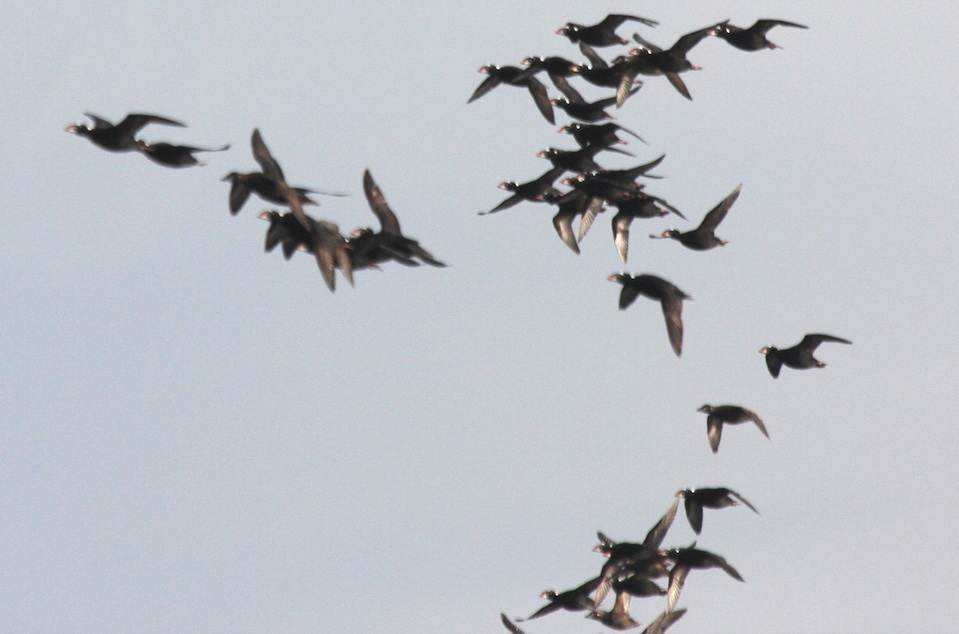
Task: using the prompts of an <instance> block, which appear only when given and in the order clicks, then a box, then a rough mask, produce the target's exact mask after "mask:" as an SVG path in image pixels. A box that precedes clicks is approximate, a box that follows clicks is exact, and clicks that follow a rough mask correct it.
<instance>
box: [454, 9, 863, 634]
mask: <svg viewBox="0 0 959 634" xmlns="http://www.w3.org/2000/svg"><path fill="white" fill-rule="evenodd" d="M626 22H637V23H639V24H643V25H646V26H655V25H656V24H657V22H655V21H654V20H650V19H648V18H643V17H639V16H633V15H621V14H612V15H609V16H607V17H606V18H605V19H604V20H602V21H601V22H599V23H597V24H594V25H591V26H583V25H579V24H574V23H568V24H566V25H565V26H564V27H563V28H561V29H559V30H558V31H557V33H558V34H560V35H563V36H565V37H566V38H568V39H569V40H570V42H572V43H574V44H576V43H578V44H579V49H580V51H581V53H582V54H583V56H584V57H585V58H586V60H587V62H586V63H577V62H573V61H570V60H568V59H565V58H562V57H557V56H552V57H538V56H531V57H527V58H526V59H525V60H523V64H524V67H518V66H497V65H487V66H483V67H482V68H480V72H481V73H485V74H486V75H488V77H487V78H486V79H485V80H484V81H483V82H482V83H481V84H480V85H479V87H477V88H476V90H475V91H474V93H473V95H472V96H471V97H470V98H469V101H468V103H470V102H473V101H475V100H477V99H479V98H480V97H482V96H484V95H486V94H487V93H489V92H490V91H491V90H493V89H494V88H496V87H498V86H501V85H509V86H515V87H520V88H525V89H526V90H527V91H528V92H529V93H530V95H531V96H532V98H533V102H534V103H535V105H536V107H537V108H538V110H539V112H540V113H541V114H542V115H543V117H544V118H545V119H546V120H547V121H549V122H550V123H551V124H554V125H555V123H556V120H555V112H554V107H555V108H559V109H561V110H563V111H564V112H565V113H566V114H567V115H568V116H569V117H570V118H571V119H573V120H574V121H572V122H571V123H569V124H567V125H565V126H563V127H561V128H560V129H559V132H560V133H562V134H568V135H570V136H572V137H573V139H574V140H575V142H576V144H577V146H578V148H576V149H570V150H561V149H556V148H548V149H546V150H543V151H542V152H540V153H539V155H538V156H539V157H541V158H545V159H547V160H549V161H550V163H551V164H552V168H551V169H549V170H548V171H547V172H545V173H544V174H542V175H541V176H539V177H537V178H535V179H533V180H530V181H527V182H523V183H517V182H515V181H507V182H504V183H501V184H500V185H499V187H500V188H501V189H505V190H508V191H509V192H511V195H510V196H509V197H508V198H506V199H505V200H503V201H502V202H500V203H499V204H498V205H496V206H495V207H493V208H492V209H490V210H489V211H483V212H480V215H489V214H494V213H498V212H500V211H502V210H504V209H508V208H510V207H513V206H515V205H518V204H519V203H521V202H535V203H546V204H549V205H554V206H555V207H556V208H557V211H556V214H555V216H554V217H553V226H554V228H555V230H556V232H557V234H558V235H559V237H560V239H561V240H562V241H563V242H564V243H565V244H566V245H567V246H568V247H569V248H570V249H571V250H572V251H573V252H575V253H577V254H578V253H579V243H580V241H581V240H582V239H583V237H584V236H585V234H586V232H587V231H588V230H589V228H590V227H591V225H592V224H593V221H594V220H595V218H596V216H597V215H598V214H599V213H601V212H603V211H604V210H605V209H606V208H607V207H614V208H615V209H616V210H617V211H616V214H615V215H614V217H613V218H612V233H613V241H614V244H615V246H616V250H617V253H618V254H619V257H620V259H621V260H622V261H623V263H625V262H626V261H627V256H628V248H629V229H630V225H631V224H632V222H633V220H634V219H636V218H658V217H662V216H665V215H668V214H670V213H673V214H676V215H678V216H679V217H680V218H683V219H685V216H683V214H682V213H681V212H680V211H679V210H678V209H676V208H675V207H673V206H672V205H670V204H669V203H668V202H667V201H665V200H664V199H662V198H660V197H657V196H654V195H652V194H650V193H648V192H646V191H645V184H644V183H641V182H639V181H638V179H639V178H644V177H645V178H656V177H655V176H652V175H650V174H649V173H648V172H649V171H651V170H652V169H654V168H655V167H657V166H658V165H659V164H660V163H661V162H662V161H663V159H664V158H665V156H660V157H659V158H657V159H654V160H653V161H651V162H648V163H645V164H642V165H638V166H636V167H633V168H629V169H621V170H613V169H606V168H604V167H603V166H602V165H600V164H599V163H598V162H597V156H598V155H599V154H600V153H601V152H615V153H619V154H627V155H630V156H632V154H630V153H629V152H626V151H625V150H622V149H620V148H619V147H617V146H620V145H624V144H626V143H627V141H626V140H625V139H624V138H622V136H621V135H622V134H625V135H630V136H632V137H634V138H636V139H639V140H641V141H642V140H643V139H642V138H641V137H640V136H639V135H638V134H637V133H635V132H634V131H632V130H629V129H627V128H625V127H623V126H621V125H619V124H617V123H613V122H611V121H609V120H610V119H612V118H613V117H612V115H611V114H609V112H608V109H610V108H612V107H613V106H615V107H617V108H619V107H621V106H623V105H624V103H625V102H626V101H627V100H628V99H629V98H630V97H631V96H632V95H634V94H635V93H636V92H637V91H638V90H639V88H640V87H641V86H642V82H641V81H638V80H637V77H638V76H640V75H644V76H656V75H662V76H665V77H666V78H667V80H668V81H669V82H670V84H671V85H672V86H673V87H674V88H675V89H676V90H677V91H678V92H679V93H680V94H681V95H682V96H684V97H685V98H686V99H690V100H691V99H692V97H691V95H690V93H689V90H688V89H687V87H686V85H685V82H684V81H683V79H682V77H681V76H680V75H681V74H682V73H684V72H686V71H689V70H700V67H699V66H696V65H694V64H693V63H692V62H690V61H689V60H688V59H687V57H686V55H687V53H689V52H690V50H691V49H692V48H693V47H694V46H696V45H697V44H699V43H700V42H701V41H703V40H704V39H705V38H708V37H713V36H714V37H718V38H721V39H723V40H725V41H726V42H728V43H729V44H731V45H732V46H735V47H736V48H739V49H742V50H745V51H758V50H762V49H775V48H780V47H779V46H777V45H776V44H774V43H772V42H770V41H769V40H768V39H767V38H766V34H767V33H768V31H769V30H770V29H772V28H773V27H775V26H788V27H796V28H806V27H805V26H803V25H801V24H796V23H794V22H787V21H785V20H758V21H757V22H756V23H755V24H753V26H751V27H749V28H740V27H736V26H733V25H731V24H730V23H729V21H728V20H727V21H724V22H720V23H718V24H714V25H712V26H709V27H706V28H703V29H699V30H697V31H693V32H691V33H688V34H686V35H684V36H682V37H680V38H679V40H677V41H676V43H675V44H673V46H672V47H670V48H668V49H663V48H660V47H658V46H656V45H655V44H652V43H651V42H649V41H648V40H646V39H645V38H644V37H642V36H640V35H639V34H634V35H633V41H634V42H635V43H637V44H639V47H638V48H632V49H630V50H629V51H628V53H627V54H625V55H619V56H617V57H615V58H612V59H611V60H610V61H607V60H605V59H604V58H603V57H602V56H600V55H599V54H598V53H597V52H596V50H595V49H596V48H600V47H608V46H615V45H626V44H630V42H629V41H628V40H626V39H624V38H622V37H620V36H619V35H617V33H616V29H617V28H619V27H620V26H622V25H623V24H624V23H626ZM544 71H545V73H546V75H547V76H548V77H549V79H550V81H551V83H552V84H553V86H555V88H556V89H557V90H559V91H560V92H561V93H562V94H563V95H564V97H563V98H550V96H549V91H548V89H547V87H546V85H545V84H544V83H543V82H541V81H540V80H539V79H538V78H537V76H538V75H540V73H542V72H544ZM574 77H581V78H582V79H583V80H585V81H586V82H588V83H590V84H593V85H595V86H599V87H603V88H608V89H612V90H613V91H614V94H613V95H612V96H609V97H606V98H603V99H599V100H597V101H592V102H591V101H587V100H586V99H585V98H584V97H583V96H582V95H581V94H580V93H579V91H577V90H576V89H575V88H573V87H572V86H571V85H570V79H571V78H574ZM644 142H645V141H644ZM557 180H559V181H560V184H562V185H566V186H567V187H568V188H569V189H568V190H566V191H562V190H560V189H559V188H558V187H557V186H556V182H557ZM740 189H741V186H738V187H736V188H735V189H734V190H733V191H732V192H731V193H730V194H728V195H727V196H726V197H725V198H724V199H723V200H722V201H720V202H719V203H718V204H717V205H716V206H715V207H714V208H713V209H711V210H710V211H709V212H708V213H706V215H705V216H704V218H703V220H702V221H701V222H700V224H699V226H698V227H696V228H695V229H692V230H689V231H679V230H677V229H667V230H665V231H663V232H662V233H660V234H658V235H656V234H654V235H651V236H650V237H651V238H670V239H673V240H676V241H677V242H679V243H680V244H682V245H683V246H685V247H687V248H689V249H692V250H696V251H707V250H710V249H713V248H715V247H717V246H722V245H725V244H727V241H726V240H724V239H722V238H719V237H717V236H716V234H715V230H716V228H717V227H718V225H719V224H720V223H721V222H722V221H723V219H724V218H725V217H726V215H727V213H728V212H729V210H730V208H731V207H732V206H733V204H734V203H735V202H736V200H737V198H738V197H739V194H740ZM577 216H579V217H580V222H579V227H578V230H577V231H576V232H574V230H573V221H574V220H575V219H576V217H577ZM609 279H610V280H611V281H615V282H618V283H619V284H621V285H622V290H621V291H620V296H619V307H620V309H625V308H627V307H629V306H630V305H631V304H632V303H633V302H635V300H636V299H637V298H638V297H639V296H645V297H648V298H650V299H653V300H656V301H658V302H659V303H660V304H661V307H662V311H663V315H664V317H665V320H666V330H667V334H668V337H669V342H670V345H671V347H672V349H673V351H674V352H675V354H676V356H680V355H681V354H682V342H683V323H682V303H683V301H684V300H687V299H690V297H689V295H687V294H686V293H685V292H683V291H682V290H680V289H679V288H678V287H677V286H676V285H674V284H672V283H671V282H669V281H667V280H665V279H663V278H661V277H658V276H655V275H651V274H640V275H630V274H627V273H619V274H614V275H611V276H610V277H609ZM823 342H838V343H846V344H849V343H851V342H850V341H847V340H845V339H841V338H839V337H834V336H831V335H825V334H807V335H806V336H805V337H803V339H802V341H801V342H800V343H798V344H797V345H795V346H792V347H790V348H784V349H778V348H775V347H773V346H766V347H763V348H762V349H761V350H760V352H761V353H763V354H764V355H765V361H766V366H767V368H768V370H769V373H770V374H771V375H772V376H773V378H777V377H778V376H779V372H780V370H781V368H782V366H784V365H785V366H787V367H790V368H795V369H806V368H814V367H823V366H825V365H826V364H825V363H823V362H822V361H819V360H818V359H816V358H815V357H814V356H813V353H814V352H815V350H816V348H817V347H818V346H819V345H820V344H821V343H823ZM698 411H699V412H702V413H704V414H706V416H707V419H706V430H707V438H708V441H709V446H710V449H711V450H712V451H713V453H716V452H718V450H719V444H720V439H721V437H722V430H723V426H724V425H735V424H740V423H746V422H752V423H753V424H755V425H756V427H758V428H759V430H760V431H761V432H762V433H763V434H764V435H765V436H766V437H767V438H768V437H769V434H768V432H767V430H766V426H765V424H764V423H763V421H762V419H761V418H760V417H759V416H758V415H757V414H756V413H755V412H753V411H751V410H748V409H746V408H744V407H741V406H738V405H703V406H702V407H700V408H699V410H698ZM677 496H678V497H681V498H684V500H685V508H686V516H687V518H688V520H689V523H690V525H691V526H692V527H693V530H694V531H695V533H696V534H697V535H698V534H699V533H700V531H701V529H702V516H703V508H724V507H727V506H736V505H739V504H743V505H746V506H748V507H749V508H750V509H752V510H753V511H755V510H756V509H755V507H753V505H752V504H750V503H749V502H748V501H747V500H746V499H745V498H743V497H742V496H740V495H739V494H738V493H736V492H735V491H732V490H730V489H727V488H703V489H684V490H683V491H680V492H679V493H677ZM677 505H678V501H677V503H675V504H674V505H673V506H672V508H670V510H669V511H668V512H667V513H666V515H665V516H664V517H663V518H662V519H661V520H660V521H659V522H658V523H657V524H656V525H655V526H654V527H653V528H652V529H651V530H650V532H649V534H648V535H647V536H646V539H645V540H644V541H643V542H642V543H616V542H614V541H612V540H610V539H609V538H608V537H606V536H605V535H603V534H602V533H599V539H600V545H599V546H597V547H596V548H595V550H596V551H598V552H601V553H603V554H604V555H605V556H606V557H607V558H608V559H607V561H606V564H605V565H604V566H603V568H602V570H601V572H600V574H599V576H598V577H596V578H594V579H591V580H589V581H587V582H586V583H584V584H582V585H580V586H578V587H576V588H573V589H571V590H567V591H565V592H561V593H556V592H554V591H552V590H548V591H546V592H544V593H543V594H542V595H541V596H542V598H545V599H547V600H548V601H549V603H547V604H546V605H545V606H543V607H542V608H540V609H539V610H537V611H536V612H535V613H533V615H532V616H530V617H529V618H528V619H526V620H530V619H535V618H538V617H541V616H543V615H546V614H549V613H551V612H555V611H558V610H560V609H564V610H585V611H587V617H588V618H591V619H595V620H598V621H600V622H602V623H603V624H604V625H606V626H608V627H610V628H612V629H617V630H625V629H631V628H634V627H638V625H639V623H638V622H637V621H635V620H634V619H633V618H632V617H631V616H630V614H629V607H630V600H631V598H633V597H647V596H661V595H666V596H667V608H666V610H665V611H664V612H663V613H662V614H660V615H659V616H658V617H657V618H656V619H655V620H653V621H652V622H651V623H650V624H649V626H648V627H647V628H646V630H645V631H644V633H643V634H660V633H661V632H664V631H665V630H666V629H667V628H668V627H670V626H671V625H672V624H673V623H674V622H675V621H676V620H678V619H679V618H680V617H682V615H683V614H684V613H685V610H684V609H681V610H676V609H675V607H676V603H677V601H678V599H679V594H680V591H681V589H682V587H683V583H684V581H685V579H686V577H687V575H688V574H689V571H690V570H691V569H693V568H714V567H715V568H720V569H722V570H724V571H725V572H726V573H727V574H729V575H730V576H731V577H733V578H734V579H737V580H739V581H742V580H743V579H742V577H741V576H740V575H739V573H738V572H737V571H736V570H735V569H734V568H733V567H732V566H731V565H729V563H728V562H726V560H725V559H724V558H723V557H721V556H719V555H716V554H714V553H711V552H708V551H705V550H700V549H697V548H695V544H693V546H690V547H688V548H673V549H668V550H662V549H660V545H661V543H662V540H663V538H664V536H665V534H666V531H667V530H668V528H669V526H670V525H671V523H672V520H673V516H674V515H675V513H676V508H677ZM659 577H668V585H667V588H666V589H663V588H661V587H660V586H659V585H657V584H656V582H655V579H657V578H659ZM611 589H612V590H613V591H614V593H615V601H614V604H613V607H612V609H610V610H605V609H602V603H603V600H604V599H605V597H606V596H607V595H608V594H609V591H610V590H611ZM501 617H502V621H503V624H504V626H505V627H506V628H507V629H508V630H510V631H511V632H513V633H514V634H522V630H521V629H520V628H519V627H518V626H517V625H516V624H515V623H514V622H513V621H510V619H509V618H508V617H507V616H506V615H505V614H504V615H501ZM522 620H523V619H515V621H517V622H521V621H522Z"/></svg>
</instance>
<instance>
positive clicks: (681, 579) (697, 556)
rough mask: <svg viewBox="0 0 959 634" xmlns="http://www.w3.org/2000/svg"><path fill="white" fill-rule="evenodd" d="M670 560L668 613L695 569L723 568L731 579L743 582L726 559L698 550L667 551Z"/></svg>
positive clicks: (667, 594)
mask: <svg viewBox="0 0 959 634" xmlns="http://www.w3.org/2000/svg"><path fill="white" fill-rule="evenodd" d="M666 556H667V557H668V558H670V559H672V560H673V561H674V562H675V563H674V564H673V568H672V570H670V571H669V588H668V589H667V591H666V596H667V611H669V612H672V611H673V608H675V607H676V602H677V601H679V593H680V592H681V591H682V589H683V585H684V583H685V582H686V577H687V575H689V571H690V570H692V569H693V568H698V569H706V568H721V569H722V570H723V571H725V572H726V574H728V575H729V576H730V577H732V578H733V579H736V580H737V581H743V578H742V576H741V575H740V574H739V572H737V571H736V569H735V568H733V567H732V566H731V565H729V562H727V561H726V559H725V558H723V557H721V556H719V555H717V554H716V553H711V552H709V551H706V550H700V549H698V548H673V549H671V550H669V551H667V555H666Z"/></svg>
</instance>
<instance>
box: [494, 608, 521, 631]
mask: <svg viewBox="0 0 959 634" xmlns="http://www.w3.org/2000/svg"><path fill="white" fill-rule="evenodd" d="M499 617H500V620H502V621H503V625H504V626H505V627H506V629H508V630H509V631H510V632H512V633H513V634H525V633H524V632H523V630H521V629H519V628H518V627H516V625H514V624H513V622H512V621H510V620H509V619H508V618H506V615H505V614H503V613H502V612H500V615H499Z"/></svg>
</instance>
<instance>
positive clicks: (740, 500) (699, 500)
mask: <svg viewBox="0 0 959 634" xmlns="http://www.w3.org/2000/svg"><path fill="white" fill-rule="evenodd" d="M676 497H678V498H683V504H684V506H685V507H686V519H687V520H689V525H690V527H692V529H693V532H694V533H696V534H697V535H699V533H700V532H702V530H703V508H709V509H723V508H726V507H727V506H739V505H740V504H745V505H746V506H748V507H749V508H750V509H752V510H753V512H754V513H757V514H758V513H759V511H757V510H756V507H755V506H753V505H752V504H750V503H749V500H747V499H746V498H744V497H743V496H741V495H739V494H738V493H736V492H735V491H733V490H732V489H727V488H725V487H717V488H704V489H683V490H682V491H677V492H676Z"/></svg>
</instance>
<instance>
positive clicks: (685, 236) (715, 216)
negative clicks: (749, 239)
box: [624, 184, 742, 261]
mask: <svg viewBox="0 0 959 634" xmlns="http://www.w3.org/2000/svg"><path fill="white" fill-rule="evenodd" d="M740 189H742V185H741V184H740V185H739V186H738V187H737V188H736V189H734V190H733V191H732V193H731V194H729V195H728V196H726V198H724V199H723V200H722V201H721V202H720V203H719V204H718V205H716V206H715V207H713V208H712V209H711V210H710V211H709V213H707V214H706V216H705V217H704V218H703V221H702V222H701V223H699V226H698V227H696V228H695V229H692V230H690V231H679V230H677V229H667V230H666V231H663V233H662V234H660V235H658V236H652V235H651V236H649V237H650V238H672V239H673V240H676V241H678V242H679V243H680V244H682V245H683V246H684V247H687V248H689V249H693V250H696V251H707V250H709V249H712V248H713V247H718V246H723V245H725V244H727V243H728V241H727V240H723V239H721V238H717V237H716V234H715V233H714V232H715V231H716V227H718V226H719V223H720V222H722V221H723V218H725V217H726V213H727V212H728V211H729V208H730V207H732V206H733V203H734V202H736V199H737V198H739V191H740ZM624 261H625V260H624Z"/></svg>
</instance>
